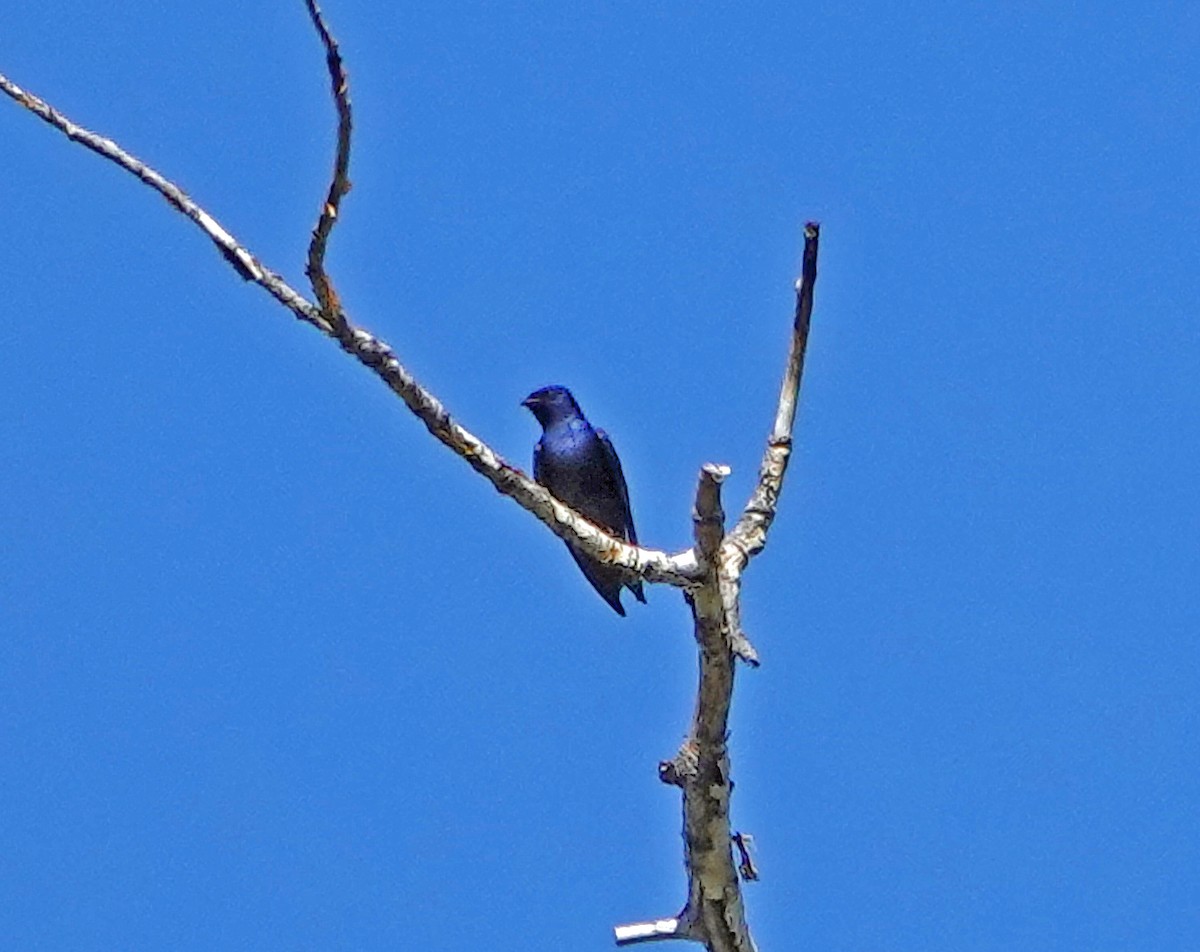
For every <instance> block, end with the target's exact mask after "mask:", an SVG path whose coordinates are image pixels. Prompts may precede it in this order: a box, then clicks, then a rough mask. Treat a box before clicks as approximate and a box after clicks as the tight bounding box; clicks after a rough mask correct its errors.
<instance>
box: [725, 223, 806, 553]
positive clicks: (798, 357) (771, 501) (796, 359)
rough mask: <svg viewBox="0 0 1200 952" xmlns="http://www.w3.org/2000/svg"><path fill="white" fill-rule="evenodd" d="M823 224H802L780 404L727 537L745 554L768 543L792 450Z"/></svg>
mask: <svg viewBox="0 0 1200 952" xmlns="http://www.w3.org/2000/svg"><path fill="white" fill-rule="evenodd" d="M820 240H821V226H820V225H819V224H818V223H817V222H815V221H810V222H809V223H808V224H807V225H805V226H804V263H803V265H802V266H801V269H800V278H799V279H798V280H797V281H796V316H795V319H794V321H793V322H792V342H791V348H790V349H789V351H788V358H787V365H786V367H785V368H784V372H783V383H782V384H781V385H780V387H779V407H778V409H777V410H776V411H775V425H774V426H773V427H772V428H771V437H770V439H769V440H768V441H767V449H766V452H764V453H763V459H762V464H761V465H760V467H759V470H758V484H757V485H756V486H755V487H754V492H753V493H752V494H751V496H750V500H749V502H747V503H746V508H745V510H744V511H743V512H742V517H741V518H740V519H739V520H738V523H737V525H736V526H734V528H733V531H732V532H731V533H730V539H731V541H733V542H735V543H736V544H737V545H738V547H739V548H741V549H742V550H743V551H744V552H745V553H746V559H747V561H749V559H750V558H751V557H753V556H755V555H757V554H758V553H759V552H761V551H762V548H763V546H765V545H766V544H767V530H768V529H770V528H771V523H772V522H774V521H775V512H776V510H777V509H778V507H779V493H780V492H781V491H782V490H783V477H784V475H785V474H786V473H787V465H788V460H789V459H790V458H791V455H792V425H793V424H794V423H795V421H796V403H797V401H798V399H799V396H800V378H801V377H802V376H803V374H804V354H805V351H806V350H807V349H808V326H809V323H810V321H811V320H812V308H813V289H814V288H815V287H816V283H817V250H818V247H819V243H820Z"/></svg>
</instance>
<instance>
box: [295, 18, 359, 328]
mask: <svg viewBox="0 0 1200 952" xmlns="http://www.w3.org/2000/svg"><path fill="white" fill-rule="evenodd" d="M304 2H305V5H306V6H307V7H308V15H309V16H310V17H311V18H312V22H313V26H315V27H316V29H317V33H318V35H319V36H320V37H321V42H322V43H323V44H324V46H325V65H326V67H328V69H329V81H330V85H331V86H332V88H333V101H334V104H335V105H336V106H337V115H338V131H337V155H336V157H335V158H334V162H333V177H332V179H331V180H330V182H329V194H328V196H327V197H326V198H325V204H324V205H322V206H321V214H320V216H319V217H318V218H317V226H316V228H314V229H313V234H312V241H311V242H310V243H309V245H308V267H307V268H305V273H306V274H307V275H308V280H309V281H310V282H312V288H313V293H314V294H315V295H316V296H317V302H318V303H319V304H320V306H321V313H322V314H323V315H324V316H325V319H326V320H327V321H329V323H330V324H331V325H334V326H340V325H344V323H345V315H344V314H342V306H341V301H340V300H339V299H338V295H337V291H335V290H334V287H333V282H332V281H331V280H330V278H329V275H328V274H327V273H326V271H325V247H326V245H327V244H328V242H329V235H330V233H331V232H332V231H333V226H334V224H336V222H337V218H338V212H339V211H340V209H341V205H342V198H343V197H344V196H345V195H346V193H347V192H349V191H350V177H349V176H350V132H351V129H352V128H353V123H352V122H351V116H350V80H349V78H348V77H347V76H346V70H345V67H344V66H343V65H342V54H341V52H340V51H339V50H338V44H337V40H335V39H334V38H333V34H332V33H330V32H329V27H328V26H326V24H325V18H324V16H322V14H321V8H320V7H318V6H317V4H316V0H304Z"/></svg>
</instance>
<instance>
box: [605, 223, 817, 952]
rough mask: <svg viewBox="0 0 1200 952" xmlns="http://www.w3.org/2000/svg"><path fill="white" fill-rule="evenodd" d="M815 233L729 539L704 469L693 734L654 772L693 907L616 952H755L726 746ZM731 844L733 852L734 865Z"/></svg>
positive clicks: (719, 470) (782, 457)
mask: <svg viewBox="0 0 1200 952" xmlns="http://www.w3.org/2000/svg"><path fill="white" fill-rule="evenodd" d="M819 233H820V229H819V226H818V225H817V224H816V223H815V222H809V223H808V224H807V225H806V226H805V229H804V263H803V265H802V268H801V276H800V279H799V280H798V281H797V282H796V315H795V319H794V321H793V324H792V339H791V345H790V348H789V353H788V360H787V366H786V368H785V370H784V375H783V386H782V387H781V389H780V394H779V407H778V409H777V410H776V413H775V426H774V428H773V429H772V432H771V438H770V440H769V441H768V443H767V450H766V453H765V454H764V456H763V464H762V470H761V472H760V474H759V482H758V485H757V486H756V488H755V490H754V492H753V494H752V495H751V497H750V502H749V503H748V504H747V506H746V510H745V512H743V514H742V517H741V519H740V520H739V521H738V524H737V526H736V527H735V528H734V529H733V530H732V531H731V532H729V534H728V535H726V533H725V523H724V519H725V514H724V512H723V511H722V509H721V496H720V493H721V483H722V481H723V480H724V479H725V477H726V476H727V475H728V474H729V469H728V467H724V466H714V465H712V464H711V463H710V464H706V465H705V466H704V467H703V468H702V469H701V471H700V481H699V485H698V486H697V489H696V507H695V510H694V512H693V522H694V533H695V538H696V547H695V549H696V556H697V558H696V560H697V564H698V566H699V568H700V570H701V572H702V573H703V581H702V584H701V585H700V586H699V587H697V588H694V589H691V590H690V591H687V592H685V593H684V594H685V597H686V598H687V600H688V604H689V605H690V606H691V609H692V619H693V623H694V627H695V635H696V644H697V645H698V647H699V652H700V683H699V688H698V690H697V692H696V710H695V714H694V715H693V717H692V726H691V730H690V732H689V733H688V737H687V739H686V740H685V741H684V742H683V745H682V746H681V747H680V748H679V752H678V753H677V754H676V755H675V756H674V758H672V759H671V760H668V761H663V762H662V763H660V764H659V765H658V774H659V779H660V780H662V781H663V783H667V784H671V785H673V786H677V787H679V788H681V789H682V790H683V842H684V865H685V867H686V868H687V872H688V899H687V904H686V905H685V906H684V908H683V911H682V912H680V913H679V915H678V916H673V917H669V918H664V919H657V920H649V921H646V922H639V923H633V924H630V925H624V926H618V927H617V928H616V929H615V930H614V934H615V937H616V940H617V944H618V945H632V944H634V943H638V942H656V941H661V940H665V939H692V940H694V941H697V942H702V943H704V945H705V948H707V949H708V950H709V952H755V945H754V940H753V938H752V937H751V935H750V928H749V926H748V925H747V924H746V910H745V904H744V902H743V900H742V893H741V883H740V881H739V878H738V877H739V873H740V875H741V877H742V878H744V879H746V880H747V881H752V880H755V879H757V878H758V870H757V868H756V867H755V865H754V860H753V857H752V856H751V855H750V849H749V845H748V844H749V842H750V841H751V839H752V838H751V837H749V836H747V835H746V834H743V833H734V832H733V828H732V826H731V824H730V820H729V801H730V797H731V795H732V793H733V781H732V780H731V779H730V766H729V751H728V748H727V746H726V740H727V738H728V725H729V709H730V706H731V704H732V702H733V681H734V674H735V669H736V663H735V662H736V659H739V658H740V659H741V660H743V661H746V662H748V663H749V664H752V665H757V664H758V655H757V653H756V652H755V651H754V648H753V646H752V645H751V644H750V642H749V641H748V640H747V639H746V636H745V633H744V632H743V631H742V628H741V576H742V570H743V569H744V568H745V567H746V565H747V563H748V562H749V560H750V556H751V555H752V554H756V553H757V552H759V551H761V550H762V548H763V546H765V545H766V536H767V529H768V528H769V527H770V524H771V521H772V520H773V519H774V517H775V510H776V506H777V504H778V500H779V493H780V490H781V489H782V486H783V477H784V474H785V472H786V470H787V462H788V456H789V455H790V452H791V434H792V425H793V423H794V421H795V418H796V401H797V399H798V397H799V391H800V378H801V374H802V373H803V370H804V352H805V348H806V346H807V343H808V327H809V322H810V319H811V316H812V304H813V288H814V286H815V283H816V278H817V249H818V244H817V242H818V235H819ZM731 844H733V845H736V847H737V851H738V859H737V863H736V865H735V862H734V858H733V850H732V848H731Z"/></svg>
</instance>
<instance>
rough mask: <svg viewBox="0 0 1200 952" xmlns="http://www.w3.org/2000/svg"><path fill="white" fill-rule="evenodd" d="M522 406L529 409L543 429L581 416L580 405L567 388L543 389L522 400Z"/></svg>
mask: <svg viewBox="0 0 1200 952" xmlns="http://www.w3.org/2000/svg"><path fill="white" fill-rule="evenodd" d="M521 406H523V407H527V408H528V409H529V412H530V413H532V414H533V415H534V416H535V417H537V421H538V423H540V424H541V425H542V426H543V427H547V426H550V425H551V424H553V423H557V422H559V421H560V420H567V419H570V418H571V417H574V416H578V415H579V414H580V409H579V404H578V403H576V402H575V398H574V397H573V396H571V391H570V390H568V389H567V388H566V387H558V386H554V387H542V389H541V390H535V391H533V393H531V394H530V395H529V396H527V397H526V398H525V399H524V400H522V401H521Z"/></svg>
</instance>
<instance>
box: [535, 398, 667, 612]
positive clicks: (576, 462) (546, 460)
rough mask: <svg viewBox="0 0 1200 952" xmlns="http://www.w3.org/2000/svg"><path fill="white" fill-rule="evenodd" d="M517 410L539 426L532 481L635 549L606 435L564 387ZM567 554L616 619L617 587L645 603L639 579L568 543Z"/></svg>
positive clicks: (621, 485)
mask: <svg viewBox="0 0 1200 952" xmlns="http://www.w3.org/2000/svg"><path fill="white" fill-rule="evenodd" d="M521 406H523V407H528V408H529V410H530V412H531V413H533V415H534V416H535V417H536V418H537V421H538V423H540V424H541V425H542V437H541V439H539V440H538V441H537V446H535V447H534V448H533V478H534V479H535V480H537V481H538V482H539V483H540V484H541V485H543V486H545V487H546V488H547V489H548V490H550V494H551V495H552V496H554V497H555V498H556V499H558V500H560V501H561V502H565V503H566V504H567V505H568V506H570V507H571V508H572V509H574V510H575V511H576V512H578V513H579V514H580V515H582V516H584V517H586V518H587V520H588V521H589V522H592V523H595V524H596V525H597V526H599V527H600V528H601V529H603V530H604V531H605V532H607V533H608V534H609V535H612V536H615V537H616V538H618V539H623V540H624V541H625V542H628V543H629V544H630V545H637V532H636V531H635V530H634V528H633V514H632V513H631V512H630V511H629V489H628V488H627V487H626V486H625V474H624V473H622V472H621V461H620V460H619V459H618V458H617V451H616V450H615V449H613V445H612V440H610V439H609V438H608V434H607V433H605V432H604V431H603V430H597V429H596V428H595V427H593V426H592V425H591V424H590V423H588V421H587V417H585V416H584V415H583V411H582V410H580V409H579V404H578V403H576V402H575V398H574V397H573V396H571V391H570V390H568V389H567V388H566V387H543V388H542V389H541V390H535V391H534V392H533V393H531V394H530V395H529V396H527V397H526V398H525V399H524V400H522V401H521ZM567 549H568V550H569V551H570V553H571V556H572V557H573V558H574V559H575V561H576V562H577V563H578V565H579V567H580V568H581V569H582V570H583V574H584V575H585V576H586V577H587V580H588V581H589V582H591V583H592V588H594V589H595V590H596V591H597V592H599V593H600V596H601V598H603V599H604V600H605V601H606V602H608V604H609V605H611V606H612V609H613V611H615V612H616V613H617V614H618V615H624V614H625V606H623V605H622V604H621V589H622V588H628V589H629V590H630V591H631V592H633V596H634V598H636V599H637V600H638V601H639V602H642V603H643V604H644V603H645V601H646V596H645V594H644V593H643V592H642V580H641V579H636V578H633V577H631V576H629V575H627V574H626V573H625V572H624V571H623V570H621V569H619V568H617V567H616V566H613V565H603V564H601V563H599V562H597V561H596V560H595V559H592V558H590V557H589V556H587V555H584V554H583V553H582V552H580V551H579V550H578V549H576V548H575V547H574V546H573V545H571V543H569V542H568V543H567Z"/></svg>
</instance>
